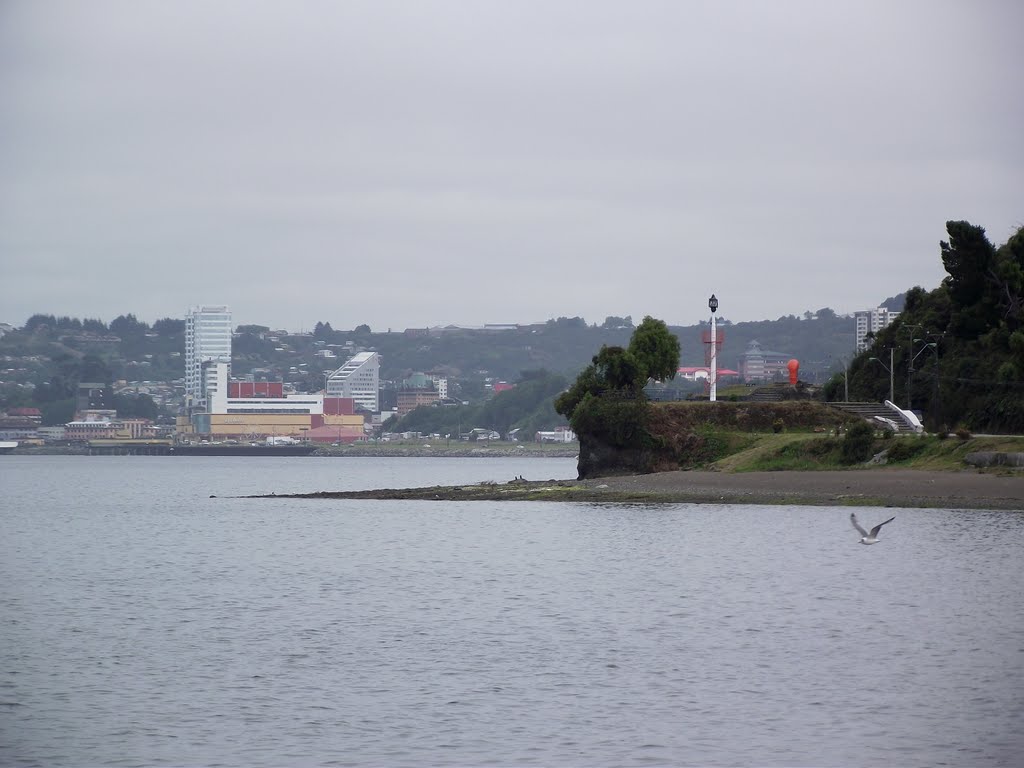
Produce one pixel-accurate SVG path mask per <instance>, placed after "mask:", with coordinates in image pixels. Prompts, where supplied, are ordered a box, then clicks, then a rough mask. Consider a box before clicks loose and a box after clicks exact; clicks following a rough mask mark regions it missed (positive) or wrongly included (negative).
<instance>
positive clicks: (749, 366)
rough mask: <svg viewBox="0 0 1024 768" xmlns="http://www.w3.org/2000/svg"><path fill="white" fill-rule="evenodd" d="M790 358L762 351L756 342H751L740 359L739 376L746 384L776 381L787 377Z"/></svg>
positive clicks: (786, 354) (785, 355)
mask: <svg viewBox="0 0 1024 768" xmlns="http://www.w3.org/2000/svg"><path fill="white" fill-rule="evenodd" d="M792 357H793V356H792V355H790V354H788V353H783V352H772V351H771V350H767V349H762V348H761V345H760V344H759V343H758V342H757V341H751V342H750V343H749V344H748V345H747V351H746V352H744V353H743V357H741V358H740V371H739V372H740V376H742V377H743V381H744V382H746V383H748V384H750V383H756V382H762V381H778V380H780V379H783V378H784V377H785V376H788V375H789V368H788V366H789V361H790V360H791V359H792Z"/></svg>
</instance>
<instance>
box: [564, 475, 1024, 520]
mask: <svg viewBox="0 0 1024 768" xmlns="http://www.w3.org/2000/svg"><path fill="white" fill-rule="evenodd" d="M580 485H582V486H584V487H588V488H594V489H601V490H604V491H607V492H609V493H613V494H616V493H634V492H641V493H644V494H649V495H651V496H652V497H660V498H661V499H662V500H666V501H668V500H672V501H694V502H702V501H703V502H711V501H718V502H727V503H747V504H778V503H792V504H812V505H834V504H857V505H878V506H891V507H949V508H954V509H957V508H960V509H1014V510H1022V511H1024V473H1022V472H1019V471H1018V472H1016V473H1015V474H1012V475H1011V474H993V473H986V472H976V471H962V472H928V471H921V470H908V469H870V470H843V471H821V472H792V471H787V472H737V473H725V472H659V473H656V474H650V475H630V476H624V477H606V478H597V479H594V480H584V481H581V482H580Z"/></svg>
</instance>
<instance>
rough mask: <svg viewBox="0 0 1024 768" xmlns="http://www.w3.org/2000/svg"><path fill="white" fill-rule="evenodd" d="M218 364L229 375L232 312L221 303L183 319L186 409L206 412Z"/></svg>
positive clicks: (199, 308)
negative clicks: (223, 366) (221, 365)
mask: <svg viewBox="0 0 1024 768" xmlns="http://www.w3.org/2000/svg"><path fill="white" fill-rule="evenodd" d="M218 363H224V364H226V365H227V366H228V369H227V370H228V375H230V372H231V367H230V366H231V310H230V309H229V308H228V307H227V306H225V305H223V304H204V305H200V306H197V307H192V308H190V309H189V311H188V314H187V315H186V317H185V408H186V411H187V412H189V413H191V412H192V411H194V410H205V409H206V408H207V406H208V399H209V397H210V396H211V394H213V391H214V388H215V387H216V369H215V366H216V364H218Z"/></svg>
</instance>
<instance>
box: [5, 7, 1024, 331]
mask: <svg viewBox="0 0 1024 768" xmlns="http://www.w3.org/2000/svg"><path fill="white" fill-rule="evenodd" d="M1021 29H1024V3H1020V2H1017V1H1016V0H1006V1H1005V2H996V1H994V0H974V1H972V2H966V1H964V2H942V1H941V0H939V1H933V0H921V1H918V2H894V1H893V0H885V1H884V2H881V1H880V2H865V1H864V0H856V1H855V2H845V1H834V2H833V1H829V2H821V1H819V0H808V1H806V2H782V1H780V2H727V1H726V2H717V1H715V2H683V1H679V2H643V1H637V2H602V1H600V0H581V1H580V2H561V1H559V0H543V2H540V1H538V2H530V1H525V2H524V1H522V0H519V1H517V2H512V1H511V0H509V1H508V2H482V1H480V0H472V1H471V0H462V1H461V2H455V1H451V2H448V1H435V0H424V1H421V2H404V1H403V2H386V1H384V2H382V1H381V0H372V1H370V0H368V1H367V2H344V1H339V2H310V1H308V0H289V2H283V1H282V2H262V1H260V0H244V1H241V0H240V1H239V2H225V1H223V0H196V1H193V0H184V1H182V0H175V1H174V2H170V1H169V0H168V1H167V2H147V1H146V0H124V1H123V2H111V1H109V0H90V2H79V1H78V0H67V1H55V2H49V1H47V0H24V1H20V0H5V1H4V2H3V3H0V270H2V274H3V286H4V288H3V291H2V292H0V321H5V322H10V323H13V324H15V325H20V324H22V323H23V322H24V321H25V320H26V319H27V318H28V317H29V316H30V315H31V314H33V313H35V312H47V313H51V312H52V313H57V314H69V315H72V316H77V317H99V318H101V319H103V320H106V321H109V320H111V319H113V318H114V317H115V316H116V315H118V314H121V313H125V312H134V313H135V314H136V316H137V317H139V319H141V320H146V321H149V322H152V321H154V320H156V319H158V318H161V317H183V316H184V313H185V311H186V309H187V307H188V306H190V305H192V304H197V303H227V304H230V305H231V307H232V310H233V312H234V318H235V321H236V322H238V323H262V324H267V325H271V326H274V327H284V328H288V329H290V330H300V329H302V328H305V329H309V328H310V327H311V326H312V325H313V324H315V323H316V322H317V321H318V320H324V321H329V322H330V323H331V324H332V326H334V327H335V328H339V329H342V328H352V327H354V326H355V325H358V324H360V323H368V324H370V326H371V327H372V328H374V330H385V329H386V328H388V327H391V328H393V329H396V330H398V329H402V328H406V327H422V326H428V325H437V324H447V323H458V324H482V323H485V322H492V323H498V322H535V321H543V320H547V319H549V318H552V317H559V316H576V315H579V316H582V317H584V318H586V319H587V321H588V322H598V323H599V322H601V321H603V320H604V318H605V317H606V316H608V315H632V316H633V318H634V319H635V320H639V319H640V318H641V317H643V316H644V315H647V314H650V315H654V316H655V317H658V318H661V319H663V320H665V321H667V322H668V323H670V324H680V325H682V324H690V323H693V322H696V321H698V320H700V319H702V318H704V317H706V316H707V314H708V310H707V298H708V296H709V295H710V294H711V293H712V292H714V293H716V294H717V295H718V297H719V299H720V300H721V308H720V310H719V314H720V316H723V317H726V318H728V319H731V320H734V321H742V320H760V319H774V318H776V317H779V316H780V315H786V314H790V313H792V314H800V313H801V312H803V311H804V310H808V309H811V310H814V309H818V308H820V307H825V306H829V307H832V308H833V309H835V310H836V311H838V312H849V311H853V310H855V309H862V308H866V307H868V306H874V305H876V304H877V303H878V302H879V301H881V300H882V299H884V298H886V297H887V296H891V295H894V294H896V293H899V292H900V291H902V290H905V289H906V288H909V287H911V286H913V285H922V286H924V287H925V288H929V289H930V288H933V287H935V286H936V285H938V283H939V281H940V280H941V279H942V277H943V274H944V273H943V272H942V268H941V262H940V259H939V249H938V242H939V240H941V239H943V237H944V235H945V230H944V225H945V222H946V220H947V219H968V220H970V221H972V222H974V223H976V224H980V225H982V226H984V227H986V228H987V230H988V233H989V237H990V238H991V239H992V240H993V241H994V242H996V243H997V244H998V243H1003V242H1005V241H1006V239H1007V237H1008V236H1009V235H1010V234H1011V233H1012V231H1014V230H1015V229H1016V227H1018V226H1021V225H1022V224H1024V99H1022V94H1024V90H1022V88H1024V86H1022V82H1024V47H1022V46H1021V44H1020V30H1021Z"/></svg>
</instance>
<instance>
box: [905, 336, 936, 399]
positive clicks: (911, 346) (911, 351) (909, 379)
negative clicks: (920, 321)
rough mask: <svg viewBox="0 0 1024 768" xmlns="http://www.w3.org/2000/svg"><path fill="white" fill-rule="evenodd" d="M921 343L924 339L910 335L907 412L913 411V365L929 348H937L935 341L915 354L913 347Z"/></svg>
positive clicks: (907, 370)
mask: <svg viewBox="0 0 1024 768" xmlns="http://www.w3.org/2000/svg"><path fill="white" fill-rule="evenodd" d="M918 328H921V326H918ZM919 341H924V339H915V338H913V335H912V334H911V335H910V361H909V362H908V364H907V367H906V410H907V411H910V410H912V409H911V408H910V386H911V384H912V380H913V364H914V360H916V359H918V358H919V357H920V356H921V355H922V354H924V353H925V351H927V350H928V348H929V347H935V346H937V345H936V343H935V342H934V341H930V342H928V343H927V344H925V345H924V346H923V347H922V348H921V349H919V350H918V351H916V353H914V351H913V345H914V344H916V343H918V342H919Z"/></svg>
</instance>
